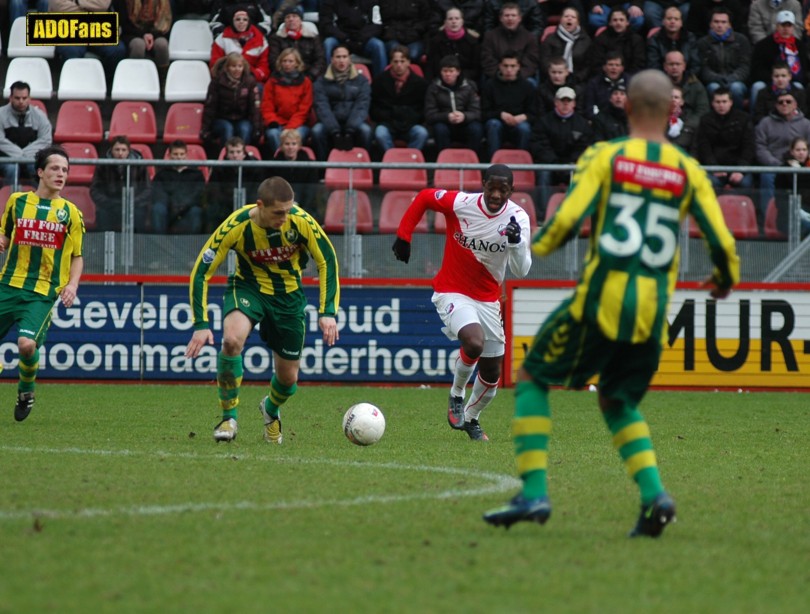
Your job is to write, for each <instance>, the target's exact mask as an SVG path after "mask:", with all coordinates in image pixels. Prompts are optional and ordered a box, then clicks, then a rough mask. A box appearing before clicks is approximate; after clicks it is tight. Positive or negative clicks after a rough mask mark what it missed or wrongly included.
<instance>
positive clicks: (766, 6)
mask: <svg viewBox="0 0 810 614" xmlns="http://www.w3.org/2000/svg"><path fill="white" fill-rule="evenodd" d="M782 11H790V12H791V13H793V16H794V18H795V19H796V23H797V24H801V23H802V15H803V13H802V3H801V2H800V1H799V0H752V2H751V7H750V8H749V11H748V24H747V25H748V38H749V40H750V41H751V45H756V44H757V43H758V42H759V41H761V40H762V39H764V38H767V37H769V36H770V35H771V34H773V33H774V31H775V30H776V26H777V24H778V18H777V16H778V15H779V13H781V12H782ZM734 15H737V16H740V13H734ZM738 27H739V24H738ZM795 34H796V38H802V31H801V28H796V32H795Z"/></svg>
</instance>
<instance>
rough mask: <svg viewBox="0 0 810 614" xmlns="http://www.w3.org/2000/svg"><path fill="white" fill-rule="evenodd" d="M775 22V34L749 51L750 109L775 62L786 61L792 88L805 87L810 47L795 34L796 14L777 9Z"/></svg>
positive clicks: (809, 63) (768, 77) (769, 76)
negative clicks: (751, 51)
mask: <svg viewBox="0 0 810 614" xmlns="http://www.w3.org/2000/svg"><path fill="white" fill-rule="evenodd" d="M776 21H777V24H776V30H775V31H774V33H773V34H771V35H770V36H768V37H766V38H763V39H762V40H761V41H759V42H758V43H757V44H756V45H754V51H753V53H752V54H751V81H752V82H753V85H751V101H752V104H751V108H752V110H753V108H754V105H755V103H756V99H757V95H758V94H759V92H760V91H762V90H763V89H765V88H766V87H767V84H768V83H769V82H770V80H771V70H772V68H773V64H774V62H776V61H781V62H785V63H786V64H787V66H788V69H789V70H790V76H791V82H792V85H793V86H794V87H797V88H799V89H804V87H805V85H807V70H808V67H809V66H810V55H808V53H809V52H810V50H808V47H807V41H805V40H804V39H800V38H796V36H795V32H796V29H797V28H796V23H797V22H796V17H795V15H794V14H793V13H792V12H791V11H780V12H779V14H778V15H777V18H776ZM799 23H800V22H799Z"/></svg>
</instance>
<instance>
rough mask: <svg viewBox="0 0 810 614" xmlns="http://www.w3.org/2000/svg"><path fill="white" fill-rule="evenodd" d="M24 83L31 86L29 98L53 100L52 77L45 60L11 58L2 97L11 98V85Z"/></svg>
mask: <svg viewBox="0 0 810 614" xmlns="http://www.w3.org/2000/svg"><path fill="white" fill-rule="evenodd" d="M15 81H24V82H25V83H27V84H28V85H30V86H31V97H32V98H42V99H44V100H50V99H51V98H53V76H52V75H51V67H50V65H49V64H48V60H46V59H45V58H12V59H11V62H9V65H8V68H7V69H6V82H5V86H4V87H3V96H5V97H6V98H8V97H9V96H11V84H12V83H14V82H15Z"/></svg>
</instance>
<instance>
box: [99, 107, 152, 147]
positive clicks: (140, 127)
mask: <svg viewBox="0 0 810 614" xmlns="http://www.w3.org/2000/svg"><path fill="white" fill-rule="evenodd" d="M109 132H110V137H114V136H119V135H122V134H124V135H126V136H127V137H128V138H129V140H130V142H132V143H146V144H148V145H152V144H154V143H156V142H157V118H156V117H155V109H154V107H153V106H152V105H151V104H149V103H148V102H134V101H128V100H122V101H121V102H119V103H118V104H116V105H115V108H114V109H113V112H112V116H111V117H110V131H109Z"/></svg>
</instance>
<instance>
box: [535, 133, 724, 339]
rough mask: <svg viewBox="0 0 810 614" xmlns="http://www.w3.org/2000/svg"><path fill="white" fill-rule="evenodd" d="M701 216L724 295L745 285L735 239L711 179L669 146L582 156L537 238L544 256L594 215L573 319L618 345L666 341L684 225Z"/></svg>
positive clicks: (607, 146)
mask: <svg viewBox="0 0 810 614" xmlns="http://www.w3.org/2000/svg"><path fill="white" fill-rule="evenodd" d="M687 214H689V215H692V217H693V218H694V220H695V222H696V223H697V225H698V227H699V228H700V230H701V232H702V233H703V236H704V237H705V238H706V243H707V245H708V249H709V255H710V257H711V260H712V263H713V264H714V267H715V269H714V272H713V279H714V280H715V282H716V283H717V285H718V287H720V288H730V287H732V286H733V285H734V284H736V283H737V282H738V281H739V277H740V271H739V268H740V263H739V258H738V256H737V253H736V251H735V244H734V238H733V236H732V235H731V233H730V232H729V230H728V228H727V227H726V224H725V222H724V220H723V214H722V211H721V210H720V205H719V204H718V202H717V197H716V196H715V193H714V189H713V188H712V185H711V183H710V182H709V179H708V177H707V176H706V173H705V171H703V169H702V168H700V166H699V165H698V163H697V162H696V161H695V160H694V159H693V158H691V157H690V156H688V155H687V154H685V153H684V152H683V151H682V150H680V149H678V148H677V147H675V146H673V145H671V144H669V143H655V142H650V141H646V140H643V139H637V138H629V137H624V138H620V139H615V140H613V141H608V142H600V143H597V144H595V145H593V146H592V147H590V148H589V149H588V150H587V151H586V152H585V153H583V154H582V156H581V157H580V159H579V161H578V162H577V167H576V170H575V172H574V176H573V179H572V181H571V185H570V186H569V189H568V193H567V194H566V197H565V200H564V201H563V203H562V205H561V206H560V208H559V209H558V210H557V212H556V214H555V215H554V216H553V217H552V219H551V220H550V221H549V222H548V224H547V225H546V226H545V227H544V228H543V229H542V231H541V232H540V233H538V234H537V236H535V238H534V240H533V242H532V251H533V252H534V253H535V254H538V255H545V254H548V253H549V252H551V251H553V250H554V249H555V248H557V247H559V246H560V245H561V244H563V243H564V242H565V240H566V239H567V238H568V237H569V235H570V233H571V232H572V230H573V229H575V228H577V227H579V225H580V224H581V223H582V221H583V220H584V219H585V218H586V217H587V216H591V222H592V224H591V227H592V234H591V237H590V244H589V249H588V253H587V255H586V258H585V263H584V267H583V272H582V275H581V277H580V279H579V282H578V284H577V287H576V290H575V292H574V296H573V298H572V303H571V306H570V309H571V313H572V315H573V317H574V318H575V319H577V320H578V321H582V320H585V321H587V322H590V323H594V324H598V326H599V328H600V330H601V331H602V333H603V334H604V335H605V336H606V337H608V338H609V339H613V340H617V341H626V342H631V343H641V342H644V341H646V340H647V339H649V338H650V337H653V338H657V339H660V340H661V341H662V342H663V341H664V339H665V337H664V335H666V332H667V322H666V313H667V307H668V305H669V299H670V296H671V295H672V292H673V290H674V288H675V282H676V280H677V274H678V262H679V257H680V249H679V246H678V240H679V232H680V226H681V223H682V222H683V220H684V218H685V217H686V215H687Z"/></svg>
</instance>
